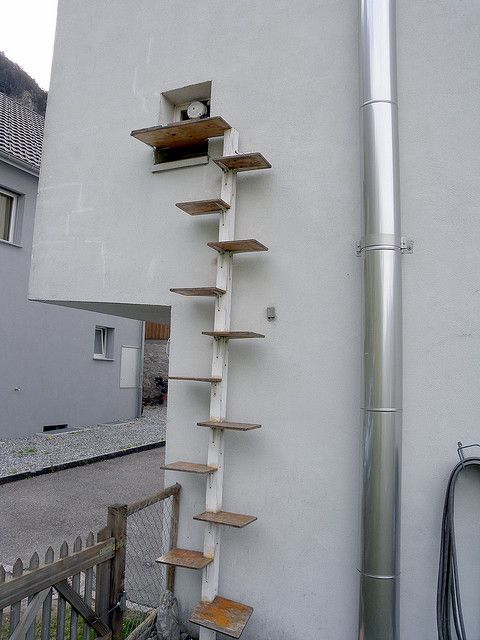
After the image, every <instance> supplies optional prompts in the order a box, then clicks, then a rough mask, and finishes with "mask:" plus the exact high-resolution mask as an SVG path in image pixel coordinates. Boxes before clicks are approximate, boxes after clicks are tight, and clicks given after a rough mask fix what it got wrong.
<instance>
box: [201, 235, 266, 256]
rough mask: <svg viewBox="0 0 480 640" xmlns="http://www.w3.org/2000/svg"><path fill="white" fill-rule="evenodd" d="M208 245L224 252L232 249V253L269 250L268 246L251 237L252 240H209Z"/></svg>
mask: <svg viewBox="0 0 480 640" xmlns="http://www.w3.org/2000/svg"><path fill="white" fill-rule="evenodd" d="M207 245H208V246H209V247H210V248H212V249H215V251H218V252H219V253H223V252H225V251H230V252H231V253H253V252H255V251H268V247H266V246H265V245H264V244H262V243H261V242H259V241H258V240H254V239H253V238H251V239H250V240H224V241H223V242H207Z"/></svg>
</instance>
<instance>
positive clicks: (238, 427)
mask: <svg viewBox="0 0 480 640" xmlns="http://www.w3.org/2000/svg"><path fill="white" fill-rule="evenodd" d="M197 426H199V427H210V429H231V430H232V431H251V430H252V429H260V427H261V426H262V425H261V424H250V423H248V422H229V421H228V420H204V421H203V422H197Z"/></svg>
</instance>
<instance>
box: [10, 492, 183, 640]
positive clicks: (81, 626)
mask: <svg viewBox="0 0 480 640" xmlns="http://www.w3.org/2000/svg"><path fill="white" fill-rule="evenodd" d="M179 492H180V485H173V486H172V487H168V488H167V489H164V490H163V491H161V492H159V493H157V494H155V495H153V496H149V497H148V498H145V499H144V500H140V501H138V502H136V503H134V504H132V505H113V506H110V507H109V508H108V520H107V526H106V527H104V528H103V529H101V530H100V531H99V532H98V534H97V536H94V534H93V532H90V533H89V534H88V536H87V537H86V540H85V544H84V542H83V540H82V538H81V537H77V538H76V540H75V542H74V543H73V547H72V548H69V545H68V544H67V542H63V544H62V545H61V547H60V552H59V557H58V558H57V559H55V557H54V551H53V549H52V547H49V548H48V549H47V551H46V553H45V554H44V557H43V562H42V563H41V562H40V557H39V554H38V553H34V554H33V555H32V557H31V559H30V562H29V563H28V566H24V564H23V563H22V561H21V560H20V559H18V560H17V561H16V562H15V564H14V566H13V568H12V570H11V574H10V573H7V572H6V571H5V568H4V567H3V566H2V565H0V640H7V639H8V640H50V639H51V638H55V640H65V639H66V638H69V639H70V640H94V639H95V638H100V639H102V640H121V639H122V626H123V611H124V605H125V566H126V548H127V520H128V516H129V515H132V514H135V513H138V512H140V511H141V510H142V509H147V508H148V507H149V506H151V505H153V504H155V503H159V502H160V501H162V500H167V499H168V498H171V499H173V509H172V515H171V517H172V520H171V527H170V529H171V531H172V532H173V533H172V534H171V539H170V540H169V541H168V543H169V545H170V544H176V531H177V523H178V500H179ZM173 580H174V574H173V572H171V573H170V574H168V578H167V587H168V588H169V589H171V590H173Z"/></svg>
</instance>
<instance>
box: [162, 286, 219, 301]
mask: <svg viewBox="0 0 480 640" xmlns="http://www.w3.org/2000/svg"><path fill="white" fill-rule="evenodd" d="M170 291H171V292H172V293H178V294H179V295H181V296H190V297H200V298H218V297H219V296H221V295H223V294H224V293H225V289H219V288H218V287H180V288H178V287H177V288H176V289H170Z"/></svg>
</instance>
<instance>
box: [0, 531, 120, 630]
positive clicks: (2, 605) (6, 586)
mask: <svg viewBox="0 0 480 640" xmlns="http://www.w3.org/2000/svg"><path fill="white" fill-rule="evenodd" d="M82 547H83V542H82V539H81V538H80V537H78V538H77V539H76V540H75V542H74V545H73V549H72V553H70V550H69V548H68V544H67V543H66V542H64V543H63V544H62V546H61V548H60V554H59V556H60V557H59V558H58V560H55V559H54V552H53V549H52V547H49V549H48V550H47V552H46V554H45V558H44V564H42V566H40V561H39V556H38V554H37V553H34V554H33V556H32V558H31V560H30V563H29V565H28V567H24V566H23V563H22V561H21V560H17V562H16V563H15V564H14V566H13V570H12V576H11V578H9V579H7V574H6V572H5V569H4V567H0V630H4V631H6V633H2V636H3V637H5V636H6V637H7V638H9V640H23V639H25V640H34V639H35V638H41V640H49V638H51V637H56V638H57V639H63V638H64V637H67V636H69V637H70V638H72V640H77V639H78V638H83V640H88V639H89V638H91V637H92V631H93V637H94V638H103V639H105V640H107V639H110V638H112V629H111V627H110V626H109V618H110V609H111V605H112V602H111V598H110V593H111V589H110V583H111V579H112V577H113V576H114V575H115V571H116V565H117V563H116V562H115V559H116V543H115V538H114V537H112V536H111V533H110V528H109V527H105V528H104V529H102V530H101V531H100V532H99V533H98V535H97V540H96V541H95V537H94V535H93V533H90V534H89V535H88V536H87V539H86V541H85V548H82ZM67 604H68V611H67Z"/></svg>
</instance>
